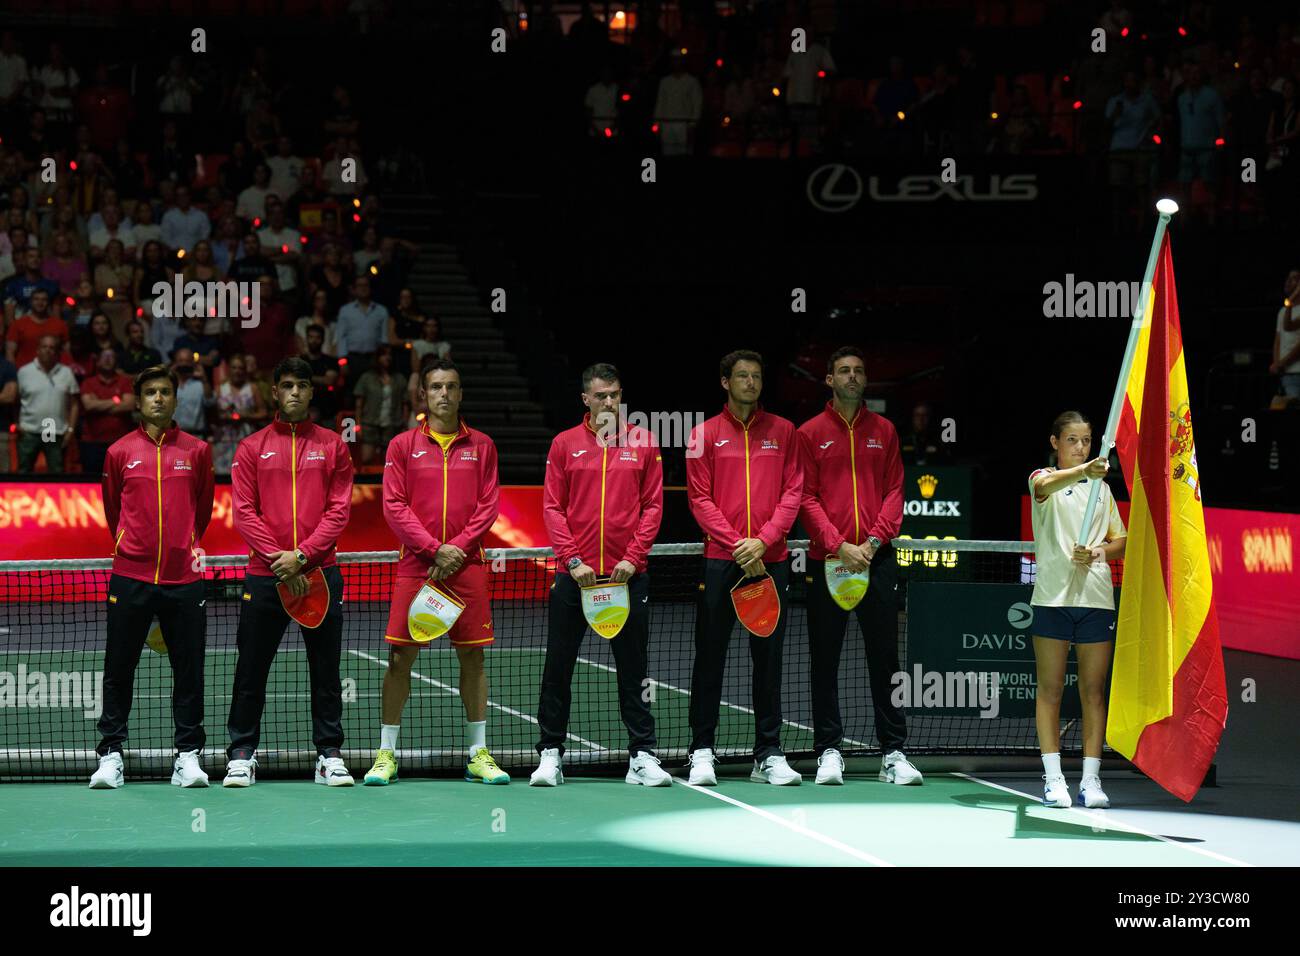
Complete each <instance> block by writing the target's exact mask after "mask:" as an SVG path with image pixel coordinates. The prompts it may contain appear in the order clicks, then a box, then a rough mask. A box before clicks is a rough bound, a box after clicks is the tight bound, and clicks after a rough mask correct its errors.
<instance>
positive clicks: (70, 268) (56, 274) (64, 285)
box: [41, 233, 90, 296]
mask: <svg viewBox="0 0 1300 956" xmlns="http://www.w3.org/2000/svg"><path fill="white" fill-rule="evenodd" d="M41 274H42V275H45V276H48V277H49V278H50V279H51V280H53V281H54V282H56V283H57V284H58V291H59V294H61V295H63V296H71V295H75V294H76V292H77V286H79V285H80V284H81V281H82V280H83V279H88V278H90V271H89V270H88V269H87V268H86V260H85V259H84V258H83V257H81V256H78V255H75V254H74V250H73V248H72V239H71V237H69V236H68V234H67V233H60V234H59V235H58V236H56V237H55V239H54V243H53V249H52V250H51V254H50V255H49V256H48V257H46V259H45V261H44V262H43V263H42V264H41Z"/></svg>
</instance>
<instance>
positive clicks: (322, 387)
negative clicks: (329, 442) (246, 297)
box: [0, 323, 339, 428]
mask: <svg viewBox="0 0 1300 956" xmlns="http://www.w3.org/2000/svg"><path fill="white" fill-rule="evenodd" d="M327 335H328V331H327V329H326V327H325V326H323V325H320V324H318V323H313V324H311V325H309V326H307V328H306V331H305V332H304V333H303V338H304V341H305V342H306V346H305V348H304V350H303V353H302V357H303V359H304V360H305V361H306V362H307V364H308V365H310V366H311V384H312V395H311V406H310V411H311V418H312V421H314V422H318V423H320V424H321V425H323V426H325V427H326V428H333V427H334V419H335V416H336V415H337V414H338V397H337V391H338V388H339V360H338V356H337V355H335V354H333V352H332V351H331V350H330V349H328V348H326V347H325V344H326V336H327ZM0 397H3V393H2V392H0ZM0 414H3V413H0Z"/></svg>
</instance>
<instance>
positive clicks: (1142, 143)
mask: <svg viewBox="0 0 1300 956" xmlns="http://www.w3.org/2000/svg"><path fill="white" fill-rule="evenodd" d="M1106 119H1107V120H1108V121H1109V122H1110V124H1111V136H1110V185H1111V187H1112V193H1111V196H1112V201H1113V203H1114V208H1113V210H1112V213H1113V217H1114V219H1115V221H1116V225H1119V224H1120V222H1121V220H1124V219H1127V218H1128V217H1130V216H1131V214H1132V212H1133V211H1134V210H1135V209H1137V208H1142V209H1143V210H1144V211H1145V208H1146V205H1147V204H1146V203H1145V199H1146V198H1147V194H1148V192H1149V191H1150V186H1151V181H1152V178H1153V176H1154V174H1155V172H1156V160H1157V154H1156V151H1155V143H1154V142H1153V141H1152V136H1154V135H1155V132H1156V126H1157V124H1158V123H1159V122H1160V106H1159V104H1158V103H1156V100H1155V97H1153V96H1152V95H1151V94H1150V93H1148V92H1146V91H1145V90H1143V89H1142V87H1141V84H1140V83H1139V81H1138V75H1137V73H1136V72H1134V71H1133V70H1129V71H1128V72H1127V73H1125V74H1124V90H1123V92H1120V93H1116V94H1115V95H1114V96H1112V97H1111V98H1110V102H1109V103H1107V104H1106ZM1139 200H1143V201H1142V202H1139Z"/></svg>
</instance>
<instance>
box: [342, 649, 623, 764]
mask: <svg viewBox="0 0 1300 956" xmlns="http://www.w3.org/2000/svg"><path fill="white" fill-rule="evenodd" d="M348 653H349V654H354V655H356V656H357V657H364V658H365V659H366V660H368V661H374V662H375V663H376V664H378V665H379V666H380V667H387V666H388V661H385V660H381V659H380V658H378V657H375V656H374V655H373V654H367V653H366V652H365V651H357V650H352V649H349V650H348ZM411 676H412V677H415V678H418V679H419V680H422V681H424V682H425V683H426V684H431V685H433V686H434V687H439V688H441V689H442V690H445V691H447V692H448V693H450V694H455V695H456V696H457V697H459V696H460V688H459V687H452V686H451V685H450V684H444V683H443V682H442V681H440V680H434V679H433V678H432V677H425V676H424V675H423V674H417V673H416V672H415V671H414V670H412V671H411ZM487 705H488V706H489V707H495V708H496V709H497V710H499V711H501V712H502V713H506V714H509V715H510V716H511V717H518V718H519V719H520V720H526V721H528V722H529V723H530V724H536V723H537V718H536V717H533V716H532V715H531V714H525V713H524V712H523V711H522V710H515V709H514V708H513V707H507V706H506V705H505V704H498V703H497V702H496V701H492V700H489V701H488V702H487ZM539 726H540V725H539ZM564 736H565V737H566V738H567V739H569V740H576V741H577V742H578V743H580V744H582V745H584V746H586V747H588V748H590V749H592V750H599V751H601V752H602V753H604V752H607V751H608V749H609V748H607V747H602V746H601V745H600V744H597V743H592V742H591V741H590V740H587V739H586V738H585V737H579V736H578V735H577V734H565V735H564Z"/></svg>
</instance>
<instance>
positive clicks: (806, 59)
mask: <svg viewBox="0 0 1300 956" xmlns="http://www.w3.org/2000/svg"><path fill="white" fill-rule="evenodd" d="M783 72H784V75H785V105H786V108H787V109H788V110H789V111H790V121H791V122H792V123H793V124H794V125H795V127H796V128H797V129H798V131H799V138H800V139H804V140H808V141H810V142H812V143H814V144H815V143H816V142H817V104H818V102H819V101H820V99H821V91H822V88H823V86H824V85H825V82H826V79H825V78H826V77H828V76H830V75H831V74H832V73H834V72H835V61H834V60H833V59H832V58H831V54H830V51H829V50H827V49H826V47H824V46H822V44H821V43H820V42H819V41H817V40H814V41H813V42H812V43H810V44H809V45H808V49H807V50H806V51H804V52H803V53H791V54H790V56H789V58H788V59H787V60H786V61H785V69H784V71H783Z"/></svg>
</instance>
